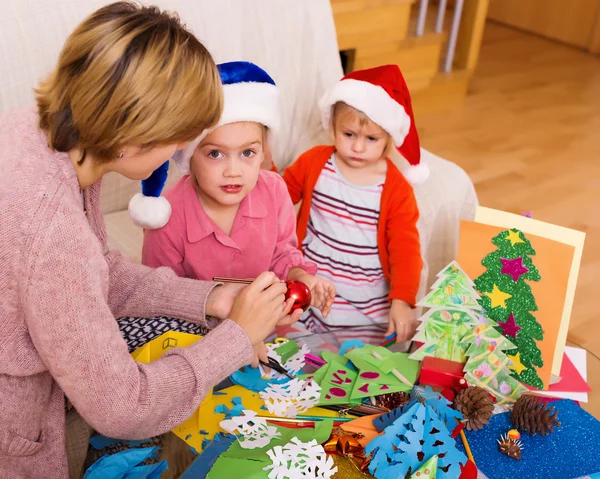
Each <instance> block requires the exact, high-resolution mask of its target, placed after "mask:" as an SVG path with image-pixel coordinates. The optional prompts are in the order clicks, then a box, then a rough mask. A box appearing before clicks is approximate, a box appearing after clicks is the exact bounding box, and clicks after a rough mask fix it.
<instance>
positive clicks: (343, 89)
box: [320, 78, 410, 146]
mask: <svg viewBox="0 0 600 479" xmlns="http://www.w3.org/2000/svg"><path fill="white" fill-rule="evenodd" d="M338 101H343V102H344V103H346V104H347V105H350V106H351V107H352V108H355V109H357V110H360V111H362V112H363V113H364V114H365V115H367V116H368V117H369V118H370V119H371V120H372V121H373V122H375V123H377V124H378V125H379V126H380V127H381V128H383V129H384V130H385V131H387V132H388V133H389V134H390V136H391V137H392V140H393V141H394V144H395V145H396V146H400V145H402V143H404V139H405V138H406V135H408V130H409V128H410V117H409V116H408V114H407V113H406V111H405V110H404V107H403V106H402V105H401V104H400V103H398V102H397V101H396V100H394V99H393V98H392V97H390V96H389V95H388V93H387V92H386V91H385V90H384V89H383V88H382V87H380V86H378V85H374V84H372V83H369V82H366V81H361V80H354V79H352V78H348V79H346V80H341V81H339V82H337V83H336V84H335V85H334V86H333V88H331V89H330V90H329V91H328V92H327V93H326V94H325V95H324V96H323V98H322V99H321V102H320V108H321V120H322V122H323V127H324V128H325V130H327V131H329V127H330V124H329V123H330V121H331V108H332V107H333V105H335V104H336V103H337V102H338Z"/></svg>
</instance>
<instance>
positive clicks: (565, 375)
mask: <svg viewBox="0 0 600 479" xmlns="http://www.w3.org/2000/svg"><path fill="white" fill-rule="evenodd" d="M586 354H587V352H586V351H585V349H581V348H573V347H571V346H567V347H565V358H568V361H567V362H564V361H563V368H562V369H561V377H562V379H561V381H560V382H558V383H556V384H552V385H550V387H549V388H548V390H547V391H536V394H537V395H539V396H547V397H553V398H559V399H572V400H573V401H578V402H584V403H586V402H588V393H587V392H588V391H590V390H591V388H590V387H589V385H588V383H587V382H586V381H587V358H586ZM566 364H567V365H566ZM571 366H572V367H573V368H575V371H572V372H571V369H570V368H571Z"/></svg>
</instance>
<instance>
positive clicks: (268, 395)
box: [260, 379, 321, 417]
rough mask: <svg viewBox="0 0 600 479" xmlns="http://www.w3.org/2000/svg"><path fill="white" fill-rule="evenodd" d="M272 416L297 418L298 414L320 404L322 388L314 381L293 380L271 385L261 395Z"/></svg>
mask: <svg viewBox="0 0 600 479" xmlns="http://www.w3.org/2000/svg"><path fill="white" fill-rule="evenodd" d="M260 397H261V398H263V400H264V401H265V406H266V407H267V409H268V411H269V412H270V413H271V414H274V415H276V416H279V417H296V416H297V415H298V413H300V412H304V411H306V410H307V409H309V408H311V407H313V406H315V405H316V404H318V402H319V399H321V387H320V386H319V385H318V384H317V382H316V381H314V380H313V379H308V380H306V381H303V380H302V379H292V380H291V381H289V382H287V383H285V384H271V385H270V386H269V387H268V388H267V389H265V391H263V392H261V393H260Z"/></svg>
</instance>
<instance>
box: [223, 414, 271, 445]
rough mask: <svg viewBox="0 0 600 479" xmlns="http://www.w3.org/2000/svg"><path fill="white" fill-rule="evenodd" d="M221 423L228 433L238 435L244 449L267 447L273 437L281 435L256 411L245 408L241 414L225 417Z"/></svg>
mask: <svg viewBox="0 0 600 479" xmlns="http://www.w3.org/2000/svg"><path fill="white" fill-rule="evenodd" d="M219 425H220V426H221V428H222V429H223V430H225V431H227V432H228V433H230V434H235V435H236V436H238V440H239V442H240V446H241V447H243V448H244V449H255V448H257V447H265V446H266V445H268V444H269V443H270V442H271V440H272V439H274V438H276V437H280V436H281V434H280V433H279V432H277V428H276V427H275V426H269V425H267V421H266V420H265V419H263V418H260V417H256V413H255V412H254V411H248V410H244V411H243V412H242V414H241V415H240V416H234V417H232V418H231V419H225V420H223V421H221V422H220V423H219Z"/></svg>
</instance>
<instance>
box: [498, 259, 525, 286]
mask: <svg viewBox="0 0 600 479" xmlns="http://www.w3.org/2000/svg"><path fill="white" fill-rule="evenodd" d="M500 261H502V271H501V273H502V274H508V275H510V276H511V277H512V279H513V281H514V282H515V283H516V282H517V281H519V278H520V277H521V276H522V275H524V274H525V273H527V272H528V271H529V268H526V267H525V266H523V257H522V256H520V257H519V258H515V259H506V258H500Z"/></svg>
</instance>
